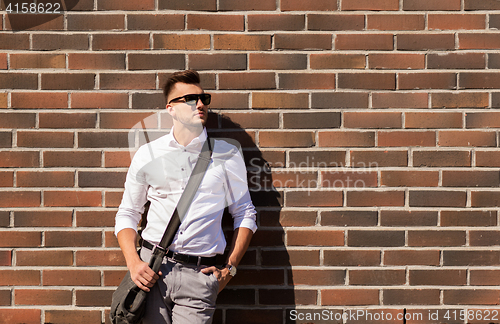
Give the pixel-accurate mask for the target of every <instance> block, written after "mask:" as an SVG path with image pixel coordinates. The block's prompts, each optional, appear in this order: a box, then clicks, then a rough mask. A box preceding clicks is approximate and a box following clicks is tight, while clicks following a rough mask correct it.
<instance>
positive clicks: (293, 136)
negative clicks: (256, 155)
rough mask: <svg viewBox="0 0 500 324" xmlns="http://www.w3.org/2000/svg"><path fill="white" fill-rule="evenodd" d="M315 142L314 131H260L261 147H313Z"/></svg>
mask: <svg viewBox="0 0 500 324" xmlns="http://www.w3.org/2000/svg"><path fill="white" fill-rule="evenodd" d="M314 144H315V139H314V133H313V132H303V131H301V132H290V131H280V132H278V131H275V132H272V131H261V132H260V133H259V145H260V146H261V147H311V146H314Z"/></svg>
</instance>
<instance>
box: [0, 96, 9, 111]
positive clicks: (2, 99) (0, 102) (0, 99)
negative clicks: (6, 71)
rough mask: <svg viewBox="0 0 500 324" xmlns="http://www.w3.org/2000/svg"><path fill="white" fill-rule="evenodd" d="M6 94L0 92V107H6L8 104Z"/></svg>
mask: <svg viewBox="0 0 500 324" xmlns="http://www.w3.org/2000/svg"><path fill="white" fill-rule="evenodd" d="M7 99H8V95H7V93H0V108H7V106H8V102H7Z"/></svg>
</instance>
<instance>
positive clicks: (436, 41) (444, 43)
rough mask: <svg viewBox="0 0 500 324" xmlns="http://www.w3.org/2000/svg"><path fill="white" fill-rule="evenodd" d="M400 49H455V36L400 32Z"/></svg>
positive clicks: (398, 44)
mask: <svg viewBox="0 0 500 324" xmlns="http://www.w3.org/2000/svg"><path fill="white" fill-rule="evenodd" d="M397 49H398V50H408V51H417V50H454V49H455V36H454V35H453V34H445V33H439V34H433V33H427V34H398V35H397Z"/></svg>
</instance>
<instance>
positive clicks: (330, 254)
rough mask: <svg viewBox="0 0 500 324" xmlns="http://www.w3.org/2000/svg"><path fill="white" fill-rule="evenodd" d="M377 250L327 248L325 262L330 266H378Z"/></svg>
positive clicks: (378, 254)
mask: <svg viewBox="0 0 500 324" xmlns="http://www.w3.org/2000/svg"><path fill="white" fill-rule="evenodd" d="M380 255H381V254H380V251H377V250H325V251H324V264H325V265H329V266H378V265H380Z"/></svg>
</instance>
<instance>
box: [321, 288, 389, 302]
mask: <svg viewBox="0 0 500 324" xmlns="http://www.w3.org/2000/svg"><path fill="white" fill-rule="evenodd" d="M378 304H379V291H378V290H377V289H322V290H321V305H322V306H361V305H378Z"/></svg>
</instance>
